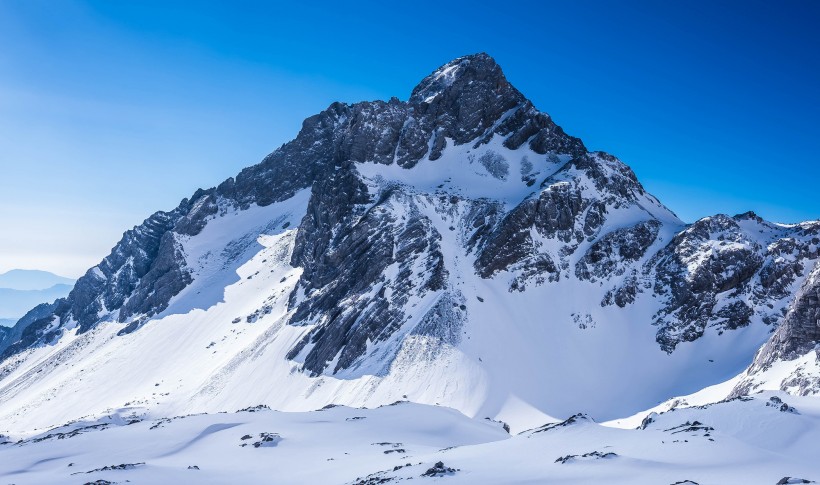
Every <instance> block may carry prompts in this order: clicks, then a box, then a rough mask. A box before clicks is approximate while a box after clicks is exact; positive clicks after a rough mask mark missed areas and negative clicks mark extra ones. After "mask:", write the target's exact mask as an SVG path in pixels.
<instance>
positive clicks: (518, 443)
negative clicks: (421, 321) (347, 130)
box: [0, 393, 820, 485]
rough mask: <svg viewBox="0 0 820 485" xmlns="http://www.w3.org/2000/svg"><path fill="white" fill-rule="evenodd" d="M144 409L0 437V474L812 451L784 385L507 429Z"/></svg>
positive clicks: (732, 461) (475, 479) (643, 476)
mask: <svg viewBox="0 0 820 485" xmlns="http://www.w3.org/2000/svg"><path fill="white" fill-rule="evenodd" d="M781 399H782V401H785V402H781V401H780V400H781ZM142 412H144V410H143V409H141V408H130V409H121V410H118V411H117V412H116V413H114V414H111V415H108V416H105V417H103V418H100V419H93V420H87V421H81V422H76V423H73V424H71V425H67V426H63V427H60V428H57V429H54V430H50V431H48V432H44V433H42V434H39V435H36V436H30V437H27V438H25V439H21V440H19V441H16V442H14V440H15V439H16V438H14V437H12V438H9V439H8V442H7V443H6V444H4V445H0V478H2V479H3V482H4V483H5V482H9V483H16V484H18V485H21V484H28V483H31V484H38V483H42V484H50V483H86V482H93V481H95V480H108V481H109V482H112V483H125V482H126V481H128V482H129V483H135V484H139V483H329V484H332V483H339V484H344V483H367V484H370V483H391V482H399V481H404V480H407V479H414V480H421V483H427V482H430V483H433V482H439V481H440V482H444V483H453V484H455V483H470V484H475V483H608V484H612V483H625V484H626V483H629V484H635V483H651V484H659V483H663V484H666V483H669V484H671V483H699V484H706V483H764V484H765V483H771V484H775V483H777V482H778V481H779V480H781V479H782V478H783V477H786V476H788V477H797V478H805V479H816V478H820V464H818V463H817V460H816V456H815V448H814V443H816V442H817V440H818V439H820V402H819V401H817V400H816V399H815V398H799V397H793V396H788V395H784V394H768V393H767V394H760V395H757V396H756V397H755V398H744V399H743V400H734V401H730V402H723V403H719V404H713V405H709V406H701V407H693V408H681V409H676V410H674V411H670V412H666V413H663V414H660V415H653V417H652V419H651V420H649V419H648V420H646V421H645V422H644V425H642V426H641V428H643V429H619V428H613V427H608V426H603V425H600V424H597V423H595V422H594V421H592V420H591V419H589V418H587V417H586V416H584V415H576V416H573V417H570V418H569V419H568V420H567V421H564V422H561V423H552V424H547V425H545V426H541V427H539V428H535V429H533V430H529V431H524V432H522V433H520V434H517V435H512V436H511V435H509V434H508V433H507V432H506V431H505V430H504V428H503V423H499V422H495V421H490V420H486V419H478V418H468V417H466V416H464V415H462V414H460V413H458V412H457V411H455V410H452V409H449V408H444V407H438V406H427V405H421V404H413V403H406V402H403V403H398V404H395V405H391V406H383V407H380V408H377V409H354V408H348V407H334V408H330V409H325V410H320V411H313V412H300V413H286V412H278V411H271V410H269V409H265V408H251V409H249V410H244V411H239V412H235V413H216V414H202V415H191V416H183V417H177V418H171V419H168V418H160V419H150V418H149V417H148V416H146V415H142V414H141V413H142ZM2 441H4V440H2V439H0V442H2ZM438 462H441V465H440V466H437V463H438ZM686 480H689V482H687V481H686Z"/></svg>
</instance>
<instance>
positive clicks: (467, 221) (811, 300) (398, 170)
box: [0, 54, 820, 376]
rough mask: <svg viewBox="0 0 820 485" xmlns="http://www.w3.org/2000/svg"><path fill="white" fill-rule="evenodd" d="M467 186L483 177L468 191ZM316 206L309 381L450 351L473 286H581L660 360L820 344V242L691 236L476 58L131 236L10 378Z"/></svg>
mask: <svg viewBox="0 0 820 485" xmlns="http://www.w3.org/2000/svg"><path fill="white" fill-rule="evenodd" d="M454 166H456V167H458V168H457V169H453V167H454ZM374 167H375V168H374ZM460 171H469V172H470V177H472V178H465V179H463V180H467V181H468V182H463V180H462V182H460V183H461V185H459V182H458V181H457V180H454V179H457V178H458V177H459V176H461V175H463V174H461V173H458V172H460ZM439 175H440V176H439ZM475 185H483V186H484V189H483V190H484V191H483V192H481V191H479V190H477V189H476V190H474V188H475V187H474V186H475ZM487 187H489V189H488V188H487ZM303 189H309V191H310V198H309V202H308V204H307V213H306V215H305V216H304V218H303V219H302V220H301V223H300V224H299V226H298V230H297V231H296V234H295V243H294V245H293V252H292V255H291V257H290V263H291V265H292V266H294V267H296V268H301V271H302V272H301V274H300V276H299V281H298V283H297V284H296V286H295V290H293V292H292V293H291V294H290V295H289V297H288V299H287V301H288V302H289V303H288V309H289V311H290V312H289V313H288V315H287V323H288V324H290V325H292V326H294V327H302V328H305V329H306V330H305V334H304V336H303V337H302V338H301V339H300V340H299V341H298V342H296V343H295V344H294V345H293V347H292V348H291V349H290V351H289V352H288V354H287V356H286V357H287V358H288V359H291V360H293V361H295V362H297V363H298V364H299V365H300V369H301V370H303V371H305V372H307V373H309V374H311V375H319V374H335V375H340V376H345V375H356V372H358V369H360V368H364V367H366V365H365V364H366V363H367V360H368V359H369V358H370V357H372V356H377V357H378V359H377V360H379V361H380V362H383V363H384V365H383V366H382V367H381V368H379V369H373V368H368V372H372V373H376V374H379V373H384V372H387V366H388V365H389V363H390V359H391V357H395V355H396V353H397V352H398V349H399V347H400V346H401V345H402V344H403V342H405V340H406V339H407V338H411V337H412V338H422V337H423V338H429V339H433V340H435V341H437V342H443V343H446V344H449V345H456V344H457V343H458V342H459V341H460V339H461V338H462V335H463V334H464V332H463V331H462V330H463V329H462V327H463V326H464V324H465V322H468V321H469V315H470V312H471V311H480V310H478V309H476V308H475V307H474V306H473V305H475V303H474V301H472V300H474V299H473V298H472V297H471V298H470V300H471V301H470V302H467V301H466V299H465V297H464V293H463V292H462V289H463V288H464V286H463V285H464V284H465V283H464V281H463V280H461V275H463V274H464V271H467V272H469V273H470V274H469V276H470V277H472V276H474V275H477V276H478V277H479V278H482V279H484V280H491V281H498V282H502V284H503V285H504V286H503V288H504V290H503V291H502V292H501V293H502V294H503V293H505V292H506V291H507V290H508V291H509V292H513V294H517V293H518V292H526V291H528V290H529V289H532V288H533V287H537V286H541V285H551V284H563V283H566V282H568V281H569V282H572V283H573V284H577V285H582V286H583V287H584V288H595V289H596V291H598V289H600V292H598V293H596V296H595V299H594V301H592V305H593V306H595V307H596V310H600V311H603V312H610V311H611V312H618V311H620V309H622V308H627V307H629V306H630V305H645V306H646V307H647V308H648V309H649V311H648V312H647V315H653V316H652V317H651V319H650V318H647V321H645V322H636V324H645V325H655V326H657V342H658V344H659V346H660V348H661V349H663V350H664V351H666V352H674V351H675V349H676V348H677V347H678V346H679V345H680V344H682V343H684V342H691V341H695V340H697V339H699V338H700V337H702V336H703V335H704V333H705V332H708V331H710V329H713V330H714V332H715V333H721V332H725V331H731V330H734V329H738V328H741V327H744V326H748V325H750V324H752V323H755V322H756V323H758V324H760V325H770V326H772V328H775V327H776V326H777V325H778V324H780V323H781V322H784V323H783V324H782V325H781V326H780V328H779V329H778V331H777V333H776V334H775V337H774V338H773V340H772V342H770V344H769V346H768V347H767V348H768V350H764V352H762V353H761V355H760V356H759V360H761V359H762V360H761V362H760V364H759V365H761V366H765V365H768V364H767V363H769V362H770V361H771V360H772V359H784V358H791V356H795V355H802V354H804V353H805V352H806V351H807V349H812V348H813V346H814V345H815V343H816V342H817V341H818V338H820V333H818V326H817V320H818V298H820V294H818V285H817V284H816V280H817V276H816V274H817V269H816V267H815V263H816V260H817V257H818V246H820V239H818V234H820V225H819V224H803V225H798V226H783V225H775V224H769V223H766V222H765V221H763V220H762V219H760V218H758V217H757V216H755V215H754V214H751V213H748V214H743V215H739V216H735V217H728V216H724V215H717V216H714V217H708V218H704V219H702V220H700V221H697V222H696V223H694V224H691V225H688V226H687V225H685V224H683V223H682V222H681V221H680V220H678V219H677V217H676V216H675V215H674V214H672V213H671V212H670V211H669V210H668V209H666V208H665V207H664V206H663V205H662V204H661V203H660V202H658V201H657V200H656V199H655V198H654V197H652V196H651V195H650V194H648V193H647V192H646V191H645V190H644V188H643V186H642V185H641V184H640V183H639V181H638V180H637V178H636V176H635V174H634V173H633V172H632V170H631V169H630V168H629V167H628V166H626V165H625V164H624V163H622V162H621V161H620V160H618V159H617V158H615V157H613V156H612V155H608V154H606V153H603V152H588V151H587V150H586V148H585V147H584V145H583V143H582V142H581V141H580V140H579V139H577V138H574V137H572V136H569V135H567V134H566V133H564V131H563V130H562V129H561V128H560V127H559V126H558V125H556V124H555V123H554V122H553V121H552V119H551V118H550V117H549V115H547V114H545V113H542V112H540V111H538V110H537V109H535V107H533V105H532V104H531V103H530V102H529V101H528V100H527V99H526V98H525V97H524V96H523V95H522V94H521V93H520V92H519V91H518V90H516V89H515V88H514V87H513V86H512V85H511V84H510V83H509V82H508V81H507V79H506V78H505V76H504V74H503V72H502V71H501V69H500V67H499V66H498V65H497V64H496V63H495V61H494V60H493V59H492V58H490V57H489V56H487V55H486V54H477V55H473V56H467V57H463V58H460V59H456V60H455V61H453V62H451V63H449V64H447V65H445V66H442V67H441V68H439V69H438V70H436V71H435V72H433V73H432V74H430V75H429V76H427V77H426V78H424V79H423V80H422V81H421V83H419V85H418V86H417V87H416V88H415V89H414V90H413V92H412V93H411V95H410V98H409V99H408V100H407V101H400V100H398V99H396V98H393V99H391V100H389V101H386V102H385V101H373V102H362V103H355V104H342V103H334V104H332V105H331V106H330V107H328V108H327V109H326V110H324V111H323V112H321V113H319V114H317V115H315V116H312V117H310V118H308V119H307V120H305V121H304V123H303V125H302V128H301V130H300V132H299V134H298V135H297V137H296V138H295V139H294V140H293V141H291V142H288V143H286V144H284V145H282V146H281V147H280V148H278V149H277V150H276V151H274V152H273V153H271V154H270V155H268V156H267V157H266V158H265V159H264V160H262V162H260V163H259V164H257V165H255V166H252V167H249V168H246V169H244V170H242V171H241V172H240V173H239V174H238V175H237V176H236V178H231V179H228V180H226V181H224V182H223V183H221V184H220V185H218V186H217V187H215V188H211V189H207V190H198V191H196V192H195V193H194V194H193V195H192V196H191V198H190V199H185V200H183V201H182V202H181V203H180V204H179V206H178V207H177V208H175V209H174V210H172V211H169V212H157V213H156V214H154V215H152V216H151V217H149V218H148V219H146V220H145V222H143V224H141V225H140V226H138V227H135V228H134V229H132V230H130V231H127V232H126V233H125V234H124V235H123V238H122V239H121V240H120V242H119V243H118V244H117V245H116V246H115V247H114V248H113V249H112V251H111V254H109V255H108V256H107V257H106V258H105V259H104V260H103V261H101V262H100V264H98V265H97V266H95V267H94V268H92V269H90V270H89V271H88V272H87V273H86V275H85V276H84V277H83V278H81V279H80V280H79V281H78V282H77V284H76V286H75V288H74V290H73V291H72V292H71V294H70V295H69V296H68V298H66V299H65V300H60V301H58V302H56V303H55V304H54V305H52V306H48V307H42V308H41V307H38V309H35V310H32V312H30V315H27V316H26V317H25V318H24V320H21V323H18V326H17V327H15V328H14V329H13V330H12V331H10V332H6V333H8V334H9V335H7V336H5V337H2V336H0V339H2V340H0V352H3V354H2V356H3V358H5V357H8V356H11V355H14V354H15V353H19V352H21V351H24V350H26V349H28V348H31V347H33V346H36V345H45V344H48V343H50V342H53V341H54V340H55V339H57V338H58V337H59V336H61V335H63V334H64V333H65V332H67V331H68V330H71V329H74V328H76V329H77V330H76V331H77V332H78V333H85V332H89V331H91V330H93V329H95V328H96V327H97V326H99V325H101V324H103V323H106V322H109V323H111V324H114V323H113V322H119V323H121V324H124V325H122V329H120V330H119V334H120V335H124V334H127V333H130V332H135V331H140V329H141V328H142V327H143V326H144V325H145V324H147V323H148V322H150V321H151V319H152V318H155V317H157V316H158V315H160V314H161V313H162V312H165V311H166V310H168V309H169V305H170V304H171V303H172V301H173V299H174V297H175V296H176V295H179V294H180V292H183V291H184V290H185V289H186V288H188V287H189V285H190V284H191V283H192V282H193V281H195V278H196V277H197V276H196V273H195V272H194V271H193V269H192V268H191V267H190V265H189V261H188V260H187V258H186V254H185V247H184V245H183V241H185V240H186V238H190V237H193V236H196V235H197V234H200V233H201V232H202V231H203V230H204V229H205V228H206V227H207V226H208V223H209V221H211V220H213V219H215V218H219V217H223V216H224V215H225V214H227V213H228V212H229V211H234V212H236V211H239V212H241V211H244V210H248V209H250V208H251V207H253V206H260V207H264V206H268V205H270V204H273V203H277V202H283V201H287V200H290V199H291V198H293V197H294V195H296V194H297V193H303V194H305V193H307V192H300V191H302V190H303ZM496 192H498V193H499V194H502V195H497V194H496ZM272 223H273V221H271V224H272ZM251 243H253V241H250V243H248V244H251ZM248 244H245V245H243V246H242V248H247V247H248ZM243 250H244V249H243ZM240 252H241V251H240ZM465 268H466V270H465ZM480 301H481V300H479V302H480ZM579 318H580V317H579ZM588 321H589V322H591V321H592V317H591V316H590V317H589V318H588ZM764 354H765V356H764Z"/></svg>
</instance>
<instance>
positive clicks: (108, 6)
mask: <svg viewBox="0 0 820 485" xmlns="http://www.w3.org/2000/svg"><path fill="white" fill-rule="evenodd" d="M296 3H304V4H305V5H296ZM389 3H390V2H357V6H349V5H345V4H344V2H327V3H323V2H282V4H281V5H276V4H275V3H274V2H239V1H231V2H205V1H197V2H171V1H167V0H163V1H139V2H136V1H134V2H125V1H92V2H73V1H66V0H53V1H47V0H3V1H1V2H0V45H2V48H0V272H2V271H5V270H8V269H11V268H39V269H45V270H51V271H55V272H57V273H61V274H64V275H66V276H78V275H80V274H82V273H83V272H84V271H85V269H87V268H88V267H90V266H92V265H94V264H96V262H98V261H99V260H100V259H101V258H102V257H103V256H105V255H106V254H107V253H108V251H109V250H110V248H111V247H112V246H113V245H114V244H115V243H116V242H117V240H118V239H119V237H120V236H121V234H122V232H123V231H124V230H126V229H128V228H130V227H131V226H133V225H135V224H138V223H140V222H141V221H142V220H143V219H144V218H145V217H147V216H148V215H149V214H151V213H152V212H154V211H156V210H168V209H171V208H173V207H175V206H176V205H177V204H178V202H179V200H180V199H182V198H183V197H187V196H189V195H190V194H192V193H193V192H194V190H195V189H196V188H198V187H211V186H214V185H216V184H217V183H219V182H220V181H222V180H223V179H225V178H227V177H229V176H232V175H235V174H236V173H237V172H238V171H239V170H240V169H241V168H242V167H244V166H247V165H250V164H253V163H256V162H258V161H259V160H260V159H261V158H262V157H263V156H264V155H266V154H267V153H269V152H270V151H272V150H273V149H275V148H276V147H277V146H279V145H280V144H282V143H283V142H285V141H287V140H289V139H291V138H292V137H293V136H294V135H295V134H296V133H297V131H298V129H299V127H300V126H301V122H302V120H303V119H304V118H305V117H307V116H309V115H311V114H314V113H317V112H319V111H321V110H322V109H324V108H325V107H327V105H329V104H330V103H331V102H333V101H335V100H341V101H346V102H355V101H359V100H365V99H387V98H389V97H391V96H397V97H399V98H401V99H407V97H408V95H409V93H410V91H411V90H412V88H413V86H414V85H415V84H416V83H417V82H418V81H420V80H421V79H422V78H423V77H424V76H425V75H427V74H429V73H430V72H431V71H432V70H434V69H435V68H436V67H438V66H439V65H441V64H443V63H445V62H447V61H449V60H451V59H453V58H455V57H458V56H461V55H465V54H470V53H475V52H480V51H485V52H487V53H489V54H490V55H492V56H493V57H495V58H496V60H497V61H498V62H499V64H501V66H502V68H503V69H504V71H505V73H506V74H507V77H508V78H509V79H510V81H511V82H512V83H513V84H514V85H515V86H516V87H518V88H519V90H521V91H522V92H523V93H524V94H525V95H526V96H528V97H529V98H530V99H531V100H532V101H533V103H534V104H535V105H536V106H537V107H538V108H540V109H541V110H543V111H546V112H548V113H550V114H551V115H552V116H553V118H554V119H555V120H556V122H558V123H559V124H560V125H562V126H563V127H564V129H565V130H566V131H567V132H568V133H570V134H573V135H575V136H579V137H581V138H582V139H583V140H584V142H585V143H586V145H587V147H589V148H590V149H595V150H605V151H607V152H610V153H612V154H614V155H616V156H618V157H620V158H621V159H622V160H624V161H625V162H626V163H627V164H629V165H630V166H631V167H632V168H633V169H634V170H635V172H636V173H637V175H638V177H639V179H640V180H641V181H642V182H643V183H644V185H645V186H646V187H647V188H648V189H649V190H650V191H651V192H652V193H654V194H655V195H656V196H658V198H659V199H660V200H661V201H662V202H664V203H665V204H667V205H668V206H669V207H670V208H671V209H672V210H674V211H675V212H676V213H677V214H678V215H679V216H680V217H681V218H683V219H684V220H686V221H693V220H695V219H697V218H699V217H703V216H706V215H711V214H715V213H728V214H735V213H739V212H744V211H747V210H754V211H756V212H758V213H759V214H760V215H762V216H763V217H765V218H767V219H770V220H775V221H782V222H795V221H799V220H806V219H820V197H817V194H818V190H817V186H818V182H820V165H819V164H818V158H819V157H820V130H819V129H818V127H820V123H819V122H818V119H820V33H818V32H820V29H818V28H817V25H818V24H819V23H820V2H817V1H813V0H804V1H780V2H771V1H757V0H744V1H735V2H731V1H723V2H711V1H702V2H657V1H652V2H649V1H646V2H638V1H619V2H611V1H605V0H601V1H582V0H581V1H573V2H557V1H555V2H552V1H540V2H492V3H489V2H488V3H486V4H482V3H481V2H441V1H435V2H427V1H414V2H404V3H405V5H403V6H391V5H389Z"/></svg>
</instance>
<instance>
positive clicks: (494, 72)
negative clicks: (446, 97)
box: [410, 52, 524, 104]
mask: <svg viewBox="0 0 820 485" xmlns="http://www.w3.org/2000/svg"><path fill="white" fill-rule="evenodd" d="M470 92H473V93H475V92H483V93H486V94H489V93H492V94H494V95H496V96H503V95H513V96H514V97H515V98H518V99H517V100H518V101H523V100H524V97H523V96H522V95H521V93H519V92H518V90H516V89H515V88H514V87H513V86H512V85H511V84H510V83H509V81H507V78H506V77H505V76H504V72H503V71H502V70H501V66H499V65H498V63H497V62H495V59H493V58H492V57H491V56H490V55H488V54H486V53H483V52H480V53H478V54H471V55H468V56H463V57H459V58H457V59H454V60H452V61H450V62H448V63H447V64H444V65H443V66H441V67H439V68H438V69H436V70H435V71H433V73H432V74H430V75H429V76H427V77H425V78H424V79H422V81H421V82H420V83H419V84H418V86H416V87H415V88H414V89H413V92H412V94H411V95H410V102H411V103H413V104H417V103H430V102H432V101H433V100H434V99H436V98H438V97H439V96H440V95H442V94H448V93H455V94H464V93H470ZM451 97H452V98H459V97H460V96H451Z"/></svg>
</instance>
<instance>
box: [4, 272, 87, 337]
mask: <svg viewBox="0 0 820 485" xmlns="http://www.w3.org/2000/svg"><path fill="white" fill-rule="evenodd" d="M73 287H74V280H72V279H71V278H66V277H64V276H59V275H56V274H54V273H49V272H48V271H40V270H29V269H13V270H11V271H8V272H6V273H3V274H0V326H7V327H9V326H12V325H14V324H15V323H16V322H17V320H18V319H19V318H20V317H22V316H23V315H25V313H26V312H27V311H29V310H31V309H32V308H34V307H35V306H37V305H39V304H40V303H51V302H53V301H54V300H56V299H58V298H63V297H66V296H68V293H69V292H70V291H71V288H73Z"/></svg>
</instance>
